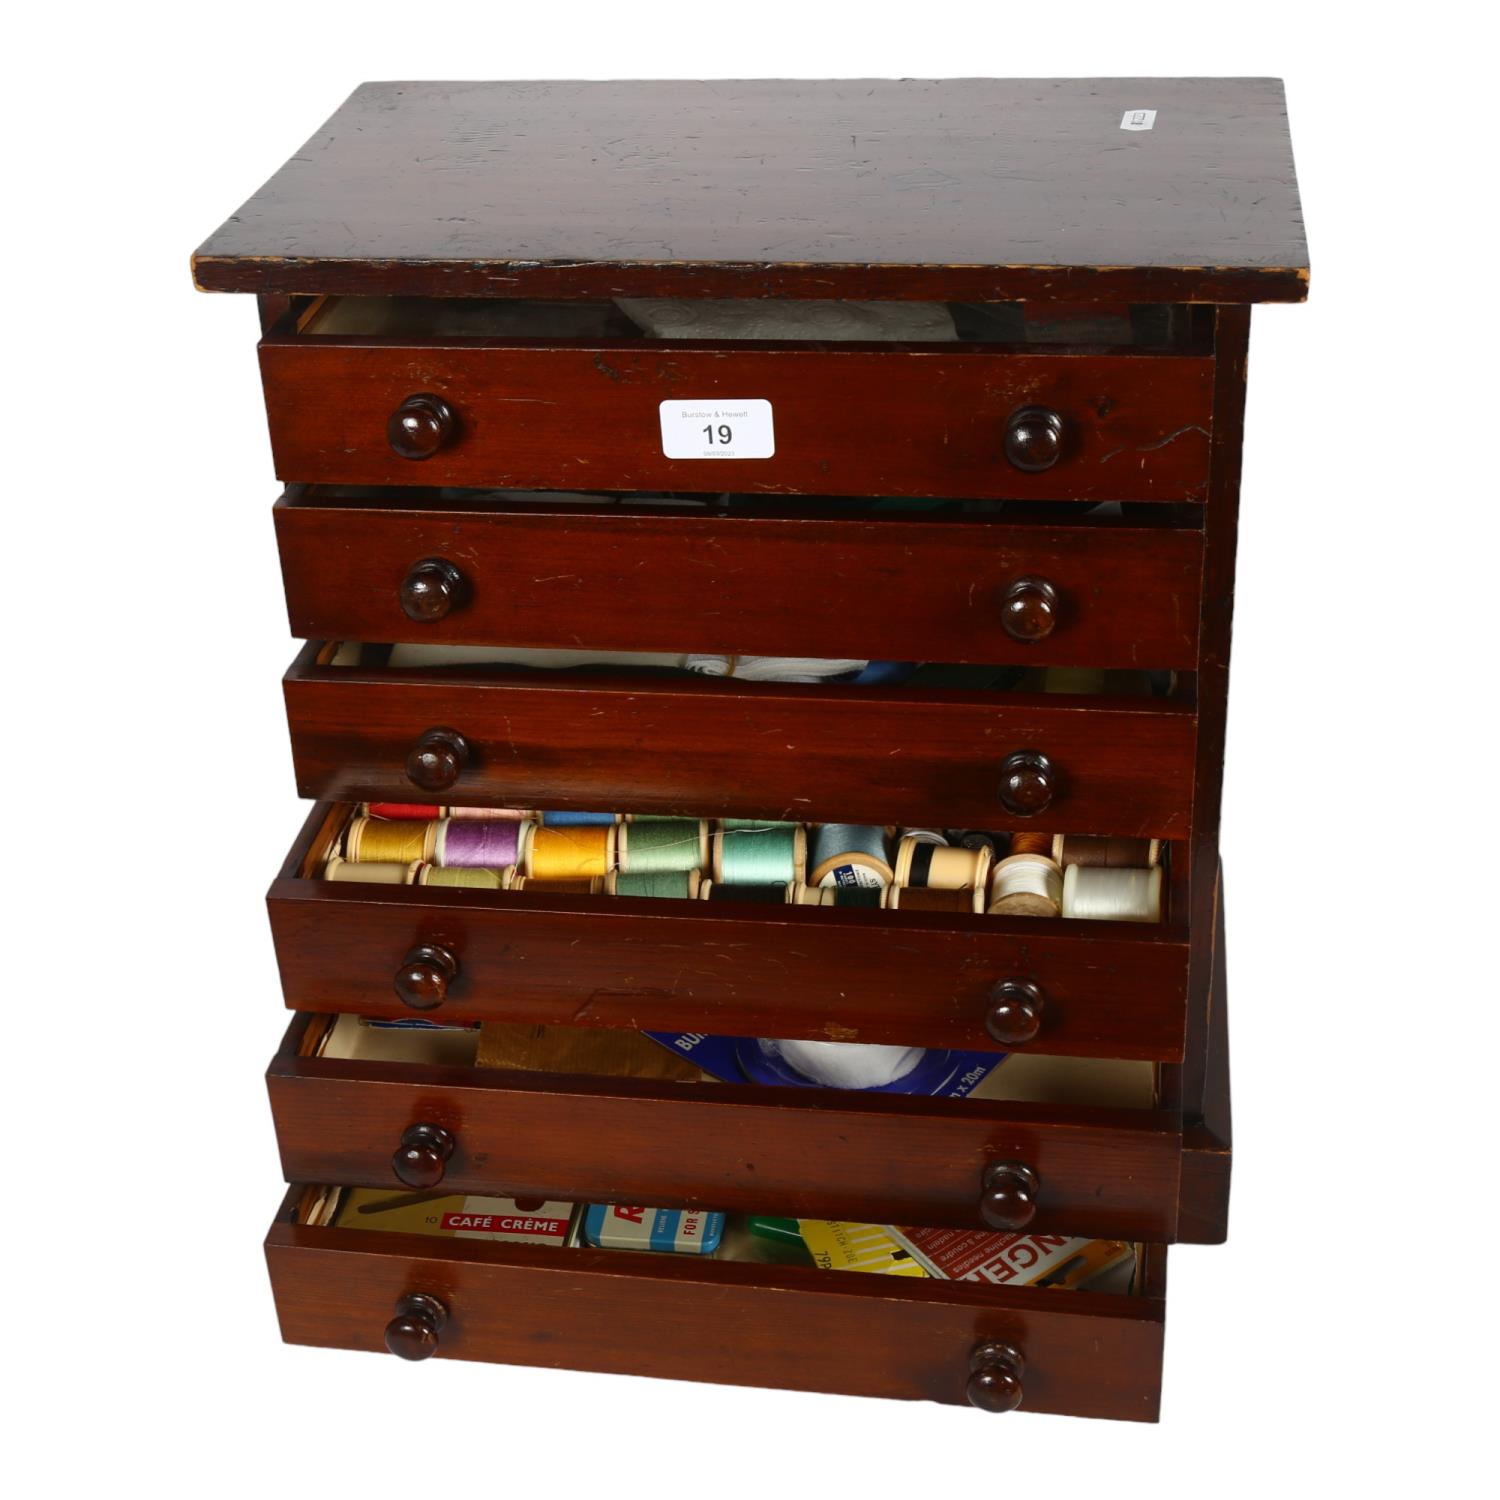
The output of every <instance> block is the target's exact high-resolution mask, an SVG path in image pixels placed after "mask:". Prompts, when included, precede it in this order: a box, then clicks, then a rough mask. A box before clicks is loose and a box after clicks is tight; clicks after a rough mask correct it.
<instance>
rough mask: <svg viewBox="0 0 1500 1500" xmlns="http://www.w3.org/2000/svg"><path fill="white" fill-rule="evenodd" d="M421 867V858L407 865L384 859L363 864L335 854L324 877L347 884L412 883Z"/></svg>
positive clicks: (330, 859) (331, 857)
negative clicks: (354, 862)
mask: <svg viewBox="0 0 1500 1500" xmlns="http://www.w3.org/2000/svg"><path fill="white" fill-rule="evenodd" d="M421 868H422V862H421V860H413V861H412V862H411V863H410V864H405V865H403V864H398V863H395V862H393V861H384V860H382V861H380V862H379V863H375V864H363V865H361V864H353V863H351V862H350V861H349V860H347V859H341V858H340V857H339V856H338V855H337V854H333V855H330V856H329V859H328V863H327V864H326V865H324V866H323V879H324V880H334V881H338V882H341V883H342V884H345V885H410V884H411V883H412V880H413V878H414V877H415V875H416V872H417V871H418V870H419V869H421Z"/></svg>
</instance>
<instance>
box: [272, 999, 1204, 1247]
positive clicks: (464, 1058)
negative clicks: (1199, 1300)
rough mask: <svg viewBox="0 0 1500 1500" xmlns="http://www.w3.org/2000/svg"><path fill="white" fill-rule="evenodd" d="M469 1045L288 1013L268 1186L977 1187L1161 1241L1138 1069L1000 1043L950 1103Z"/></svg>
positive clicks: (925, 1206) (1164, 1187)
mask: <svg viewBox="0 0 1500 1500" xmlns="http://www.w3.org/2000/svg"><path fill="white" fill-rule="evenodd" d="M478 1045H479V1038H478V1033H477V1032H461V1031H430V1030H424V1031H407V1030H394V1031H390V1030H376V1029H374V1028H371V1027H367V1026H362V1025H360V1024H359V1022H358V1021H357V1019H356V1018H355V1017H352V1016H344V1017H319V1016H305V1015H299V1016H297V1017H295V1018H294V1019H293V1021H292V1023H291V1026H290V1027H289V1029H288V1031H287V1034H286V1038H285V1040H284V1042H283V1044H282V1048H281V1050H280V1052H279V1053H278V1054H277V1056H276V1057H275V1059H274V1060H273V1061H272V1063H271V1067H270V1071H269V1073H268V1075H267V1082H268V1085H269V1089H270V1097H271V1111H272V1115H273V1117H274V1119H275V1123H276V1135H277V1140H278V1142H279V1144H280V1149H281V1165H282V1171H283V1174H284V1176H285V1178H286V1180H287V1181H288V1182H326V1183H332V1184H337V1185H339V1186H365V1187H397V1188H399V1187H400V1186H402V1185H403V1183H404V1184H405V1185H407V1186H421V1187H423V1188H432V1187H435V1186H436V1185H437V1184H438V1183H439V1182H441V1183H442V1185H443V1186H444V1188H445V1189H451V1190H453V1191H456V1192H492V1193H501V1194H504V1195H505V1196H508V1197H518V1198H535V1197H539V1198H543V1199H554V1200H555V1199H561V1200H563V1201H565V1202H580V1201H582V1202H616V1203H619V1202H623V1203H650V1204H655V1205H658V1206H661V1207H664V1208H680V1207H696V1208H705V1209H714V1210H724V1211H728V1212H745V1213H776V1214H790V1215H795V1216H802V1217H815V1218H830V1219H853V1220H858V1221H863V1222H869V1223H879V1224H926V1225H934V1226H938V1225H943V1226H947V1225H951V1226H957V1227H963V1228H980V1227H983V1226H984V1220H983V1219H982V1218H981V1206H982V1202H983V1201H985V1200H986V1198H987V1195H989V1194H991V1193H992V1192H998V1193H1000V1194H1001V1195H1002V1196H1004V1197H1006V1198H1007V1201H1009V1202H1012V1203H1013V1202H1015V1201H1016V1200H1017V1199H1019V1200H1021V1201H1023V1202H1024V1204H1025V1205H1026V1206H1025V1207H1023V1208H1021V1209H1019V1210H1017V1212H1019V1214H1020V1218H1019V1219H1018V1220H1017V1222H1016V1227H1021V1226H1022V1225H1023V1224H1024V1227H1026V1228H1028V1229H1030V1230H1034V1231H1037V1232H1044V1233H1049V1234H1075V1235H1088V1236H1096V1237H1099V1238H1107V1239H1130V1240H1133V1239H1151V1240H1160V1241H1163V1242H1166V1241H1170V1240H1173V1239H1175V1238H1176V1231H1177V1218H1178V1198H1179V1184H1180V1177H1181V1165H1182V1129H1181V1121H1180V1116H1179V1115H1178V1114H1177V1113H1175V1112H1173V1111H1170V1110H1166V1109H1159V1108H1156V1107H1154V1104H1155V1100H1156V1097H1157V1085H1156V1080H1155V1070H1154V1069H1153V1068H1152V1067H1151V1066H1150V1065H1149V1064H1146V1063H1125V1062H1104V1061H1099V1060H1079V1059H1061V1058H1042V1057H1013V1058H1008V1059H1007V1060H1006V1061H1005V1062H1003V1063H1001V1065H1000V1066H999V1067H998V1068H997V1069H995V1070H994V1072H992V1073H991V1074H990V1075H989V1077H988V1078H986V1079H985V1080H984V1082H983V1084H981V1085H980V1087H979V1089H978V1090H976V1091H975V1093H974V1094H972V1095H971V1096H970V1097H967V1098H958V1099H952V1098H923V1097H917V1096H911V1095H897V1094H888V1093H880V1092H873V1093H872V1092H851V1091H845V1090H838V1089H811V1088H804V1089H799V1088H782V1087H769V1086H761V1085H754V1084H725V1083H717V1082H703V1083H697V1082H694V1083H685V1082H681V1081H678V1080H676V1079H668V1080H665V1081H663V1080H659V1079H653V1078H642V1077H608V1076H585V1075H578V1074H559V1073H542V1072H529V1071H523V1070H520V1069H510V1068H481V1067H478V1066H476V1065H475V1063H474V1061H473V1059H474V1058H475V1057H477V1054H478ZM641 1045H643V1046H644V1045H646V1044H645V1043H642V1044H641ZM669 1061H670V1059H669ZM992 1094H997V1095H1000V1096H1002V1097H988V1096H989V1095H992ZM981 1095H985V1097H981ZM1078 1100H1081V1101H1085V1102H1073V1101H1078ZM419 1127H420V1128H419ZM409 1152H415V1153H416V1154H417V1155H418V1156H419V1157H420V1162H419V1170H417V1171H416V1172H415V1173H414V1172H413V1169H412V1168H411V1167H410V1166H409V1165H407V1164H406V1161H405V1154H406V1153H409ZM398 1157H402V1158H403V1160H402V1163H401V1172H402V1175H399V1176H398V1173H397V1165H398V1163H397V1158H398ZM1022 1168H1024V1169H1025V1170H1024V1171H1021V1170H1020V1169H1022ZM1027 1172H1029V1173H1030V1174H1031V1178H1030V1182H1029V1185H1026V1175H1025V1174H1026V1173H1027ZM996 1174H999V1180H998V1181H996V1180H995V1178H996ZM1011 1211H1012V1210H1010V1209H1007V1210H1006V1212H1007V1213H1010V1212H1011Z"/></svg>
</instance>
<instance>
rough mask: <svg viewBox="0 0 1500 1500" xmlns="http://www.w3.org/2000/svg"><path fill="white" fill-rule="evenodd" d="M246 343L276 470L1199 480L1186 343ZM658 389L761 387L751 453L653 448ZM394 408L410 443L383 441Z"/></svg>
mask: <svg viewBox="0 0 1500 1500" xmlns="http://www.w3.org/2000/svg"><path fill="white" fill-rule="evenodd" d="M303 326H304V327H307V328H313V329H315V328H316V327H317V321H316V318H314V320H313V321H311V322H308V321H306V320H304V324H303ZM260 365H261V375H262V379H263V381H264V386H265V396H266V412H267V416H268V418H269V421H270V429H271V448H272V454H273V456H274V459H275V463H276V473H277V475H278V477H279V478H281V479H283V480H287V481H292V482H304V483H332V484H376V485H409V484H417V485H453V486H465V485H479V486H499V487H503V488H509V489H553V490H557V489H562V490H577V489H606V490H647V491H650V490H658V491H660V490H667V491H706V492H716V491H722V490H741V491H755V492H760V493H777V494H808V495H928V496H933V495H946V496H962V497H970V498H1002V499H1037V500H1061V499H1071V500H1080V499H1098V500H1166V501H1201V500H1203V499H1204V498H1205V493H1206V489H1207V482H1208V455H1209V434H1210V430H1211V425H1212V387H1213V365H1214V362H1213V357H1212V355H1211V354H1209V353H1204V352H1192V353H1179V352H1175V351H1173V352H1168V351H1161V352H1146V351H1139V350H1136V351H1132V352H1120V353H1108V352H1098V351H1096V350H1091V349H1073V348H1067V347H1062V348H1057V349H1053V350H1048V351H1045V352H1035V351H1027V352H1018V351H1016V350H1013V349H1011V348H1008V347H1005V348H1001V347H997V346H992V345H959V344H906V345H868V344H843V345H831V344H798V343H786V344H764V343H761V344H739V345H735V344H708V343H698V342H675V341H674V342H670V343H664V342H656V341H651V340H643V339H607V338H606V339H597V338H586V337H578V338H557V339H552V340H547V339H540V338H533V339H527V338H521V339H504V338H471V337H455V336H452V335H448V336H443V337H437V338H425V339H424V338H411V337H396V336H391V337H386V336H383V335H367V334H343V333H339V334H319V333H316V332H298V331H295V329H292V330H291V331H278V332H275V333H273V334H272V335H270V336H268V337H267V338H265V339H264V340H263V341H262V343H261V346H260ZM419 398H420V399H419ZM668 401H670V402H673V403H678V404H682V405H691V406H692V407H694V408H697V407H699V406H701V408H702V410H703V412H704V413H705V414H708V416H709V420H708V421H707V422H706V423H705V426H710V427H711V426H714V422H713V420H712V418H713V417H714V416H716V415H719V414H722V413H725V412H739V411H742V410H744V409H745V404H746V403H747V402H767V403H769V406H770V412H771V416H770V419H769V420H770V424H771V425H770V431H769V434H768V436H767V437H766V439H765V441H764V443H763V444H762V445H761V446H760V447H759V448H757V450H756V451H764V452H766V453H767V454H768V456H766V457H754V458H708V457H706V456H705V457H703V458H667V457H666V456H665V454H664V451H663V450H664V444H663V436H662V419H661V414H660V408H661V406H662V403H663V402H668ZM1028 409H1034V410H1040V411H1041V412H1043V413H1045V414H1046V415H1045V416H1044V417H1043V418H1042V420H1043V421H1045V422H1047V423H1050V424H1054V425H1055V430H1056V431H1057V432H1058V433H1060V437H1059V438H1057V439H1056V442H1057V446H1056V448H1055V449H1051V448H1049V449H1048V450H1047V452H1046V455H1045V457H1037V456H1035V455H1038V454H1040V453H1041V449H1040V448H1039V447H1037V446H1036V445H1035V443H1034V442H1033V447H1032V449H1031V454H1032V455H1033V456H1032V457H1027V456H1025V454H1024V452H1023V455H1022V461H1023V462H1027V463H1032V462H1042V461H1048V462H1050V464H1051V466H1050V467H1048V468H1045V469H1041V470H1040V471H1036V472H1031V471H1026V470H1023V469H1021V468H1018V467H1017V466H1016V464H1015V463H1014V462H1012V461H1011V459H1010V458H1008V457H1007V453H1008V450H1010V449H1013V448H1014V447H1015V444H1016V439H1017V437H1018V436H1019V435H1020V426H1019V424H1020V423H1021V422H1022V418H1020V417H1019V416H1018V413H1021V412H1023V411H1026V410H1028ZM403 416H409V418H410V419H411V421H412V422H413V423H414V424H415V425H416V426H417V427H418V428H419V429H420V432H421V435H422V446H421V447H420V449H419V450H412V448H411V440H410V439H409V438H407V439H401V440H400V441H401V442H402V444H403V446H404V447H406V448H407V449H408V451H420V453H421V455H422V456H420V457H404V456H402V454H401V453H399V452H397V451H396V449H395V448H393V447H392V442H391V438H390V437H389V436H388V432H389V430H390V427H391V424H392V423H393V422H396V423H398V424H399V423H400V422H401V420H402V418H403ZM736 420H739V418H736ZM693 430H694V431H696V428H694V429H693Z"/></svg>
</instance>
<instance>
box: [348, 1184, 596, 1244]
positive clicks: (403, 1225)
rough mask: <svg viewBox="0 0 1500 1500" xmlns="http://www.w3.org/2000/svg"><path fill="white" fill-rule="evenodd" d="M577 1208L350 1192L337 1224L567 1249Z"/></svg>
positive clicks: (539, 1202)
mask: <svg viewBox="0 0 1500 1500" xmlns="http://www.w3.org/2000/svg"><path fill="white" fill-rule="evenodd" d="M576 1211H577V1210H576V1205H574V1204H572V1203H548V1202H544V1201H543V1200H542V1199H540V1198H527V1199H515V1198H485V1197H479V1196H476V1195H475V1194H472V1193H471V1194H460V1193H392V1192H389V1191H387V1190H386V1189H385V1188H350V1189H348V1190H347V1191H346V1192H345V1193H344V1195H343V1198H342V1200H341V1201H340V1203H339V1207H338V1217H337V1219H336V1220H335V1221H334V1222H335V1223H336V1224H337V1225H338V1226H339V1227H340V1228H341V1229H386V1230H393V1231H395V1232H396V1233H399V1234H432V1235H437V1236H439V1237H441V1238H443V1239H454V1240H487V1241H488V1242H489V1243H490V1244H512V1245H559V1246H560V1245H566V1244H567V1243H568V1236H569V1234H570V1232H571V1230H572V1227H573V1217H574V1214H575V1213H576Z"/></svg>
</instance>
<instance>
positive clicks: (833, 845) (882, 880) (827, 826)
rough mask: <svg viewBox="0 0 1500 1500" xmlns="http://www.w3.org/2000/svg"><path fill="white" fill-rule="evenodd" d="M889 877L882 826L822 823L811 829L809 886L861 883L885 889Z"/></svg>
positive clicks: (889, 880)
mask: <svg viewBox="0 0 1500 1500" xmlns="http://www.w3.org/2000/svg"><path fill="white" fill-rule="evenodd" d="M891 878H892V877H891V866H890V862H889V860H887V858H886V844H885V829H884V828H876V827H874V826H872V825H870V824H862V823H824V824H822V825H821V826H820V827H817V828H814V829H813V835H812V873H811V874H810V875H809V876H808V884H809V885H838V886H844V885H862V886H873V887H876V888H878V889H880V890H884V889H885V887H886V886H888V885H889V884H890V883H891Z"/></svg>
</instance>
